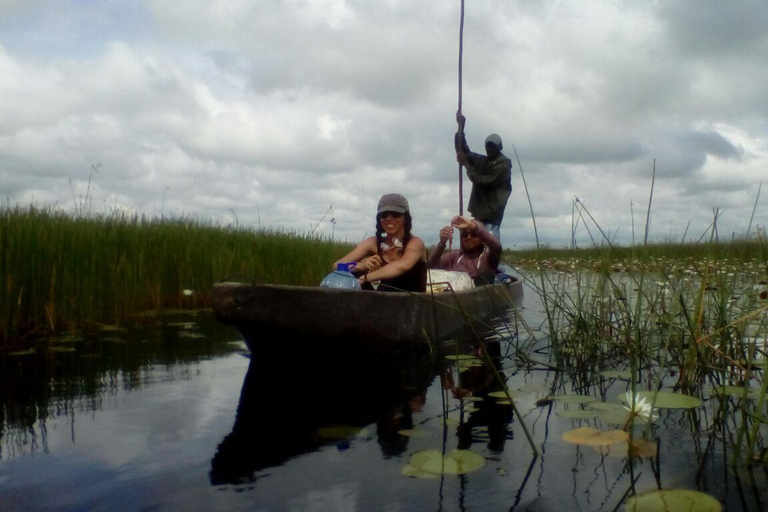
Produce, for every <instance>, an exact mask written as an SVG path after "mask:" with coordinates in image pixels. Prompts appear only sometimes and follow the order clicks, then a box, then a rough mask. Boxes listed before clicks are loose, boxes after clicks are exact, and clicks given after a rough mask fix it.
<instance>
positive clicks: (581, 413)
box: [555, 409, 601, 420]
mask: <svg viewBox="0 0 768 512" xmlns="http://www.w3.org/2000/svg"><path fill="white" fill-rule="evenodd" d="M600 414H601V411H595V410H590V409H571V410H569V411H557V412H556V413H555V415H557V416H560V417H561V418H570V419H580V420H588V419H591V418H597V417H598V416H599V415H600Z"/></svg>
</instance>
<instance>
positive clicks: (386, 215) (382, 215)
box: [379, 212, 403, 219]
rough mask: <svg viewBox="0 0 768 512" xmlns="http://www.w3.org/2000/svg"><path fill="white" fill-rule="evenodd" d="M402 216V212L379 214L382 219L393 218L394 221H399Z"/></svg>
mask: <svg viewBox="0 0 768 512" xmlns="http://www.w3.org/2000/svg"><path fill="white" fill-rule="evenodd" d="M402 216H403V214H402V213H400V212H381V213H380V214H379V218H380V219H386V218H387V217H392V218H393V219H399V218H400V217H402Z"/></svg>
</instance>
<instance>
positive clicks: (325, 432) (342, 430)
mask: <svg viewBox="0 0 768 512" xmlns="http://www.w3.org/2000/svg"><path fill="white" fill-rule="evenodd" d="M362 430H363V429H362V428H360V427H352V426H350V425H336V426H333V427H323V428H319V429H317V430H315V433H316V434H317V435H318V436H319V437H321V438H323V439H346V438H348V437H351V436H354V435H357V434H360V433H361V432H362Z"/></svg>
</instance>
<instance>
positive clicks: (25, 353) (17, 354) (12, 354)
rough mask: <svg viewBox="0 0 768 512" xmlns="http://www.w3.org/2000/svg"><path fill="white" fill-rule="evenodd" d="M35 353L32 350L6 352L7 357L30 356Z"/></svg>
mask: <svg viewBox="0 0 768 512" xmlns="http://www.w3.org/2000/svg"><path fill="white" fill-rule="evenodd" d="M34 353H35V349H34V348H30V349H27V350H17V351H16V352H8V355H9V356H30V355H32V354H34Z"/></svg>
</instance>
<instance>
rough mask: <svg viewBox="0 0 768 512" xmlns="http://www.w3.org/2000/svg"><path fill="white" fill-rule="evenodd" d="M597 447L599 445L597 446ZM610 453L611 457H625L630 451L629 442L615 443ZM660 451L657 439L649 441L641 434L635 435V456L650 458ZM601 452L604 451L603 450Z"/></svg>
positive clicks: (633, 449) (633, 450) (633, 442)
mask: <svg viewBox="0 0 768 512" xmlns="http://www.w3.org/2000/svg"><path fill="white" fill-rule="evenodd" d="M595 448H596V449H597V448H598V447H595ZM610 448H611V449H610V451H609V452H608V455H610V456H611V457H618V458H624V457H626V456H627V455H628V452H629V443H621V444H614V445H612V446H611V447H610ZM657 451H658V444H657V443H656V441H649V440H647V439H643V438H642V437H640V436H635V437H634V438H633V439H632V455H633V456H634V457H641V458H649V457H655V456H656V453H657ZM601 453H604V452H602V451H601Z"/></svg>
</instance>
